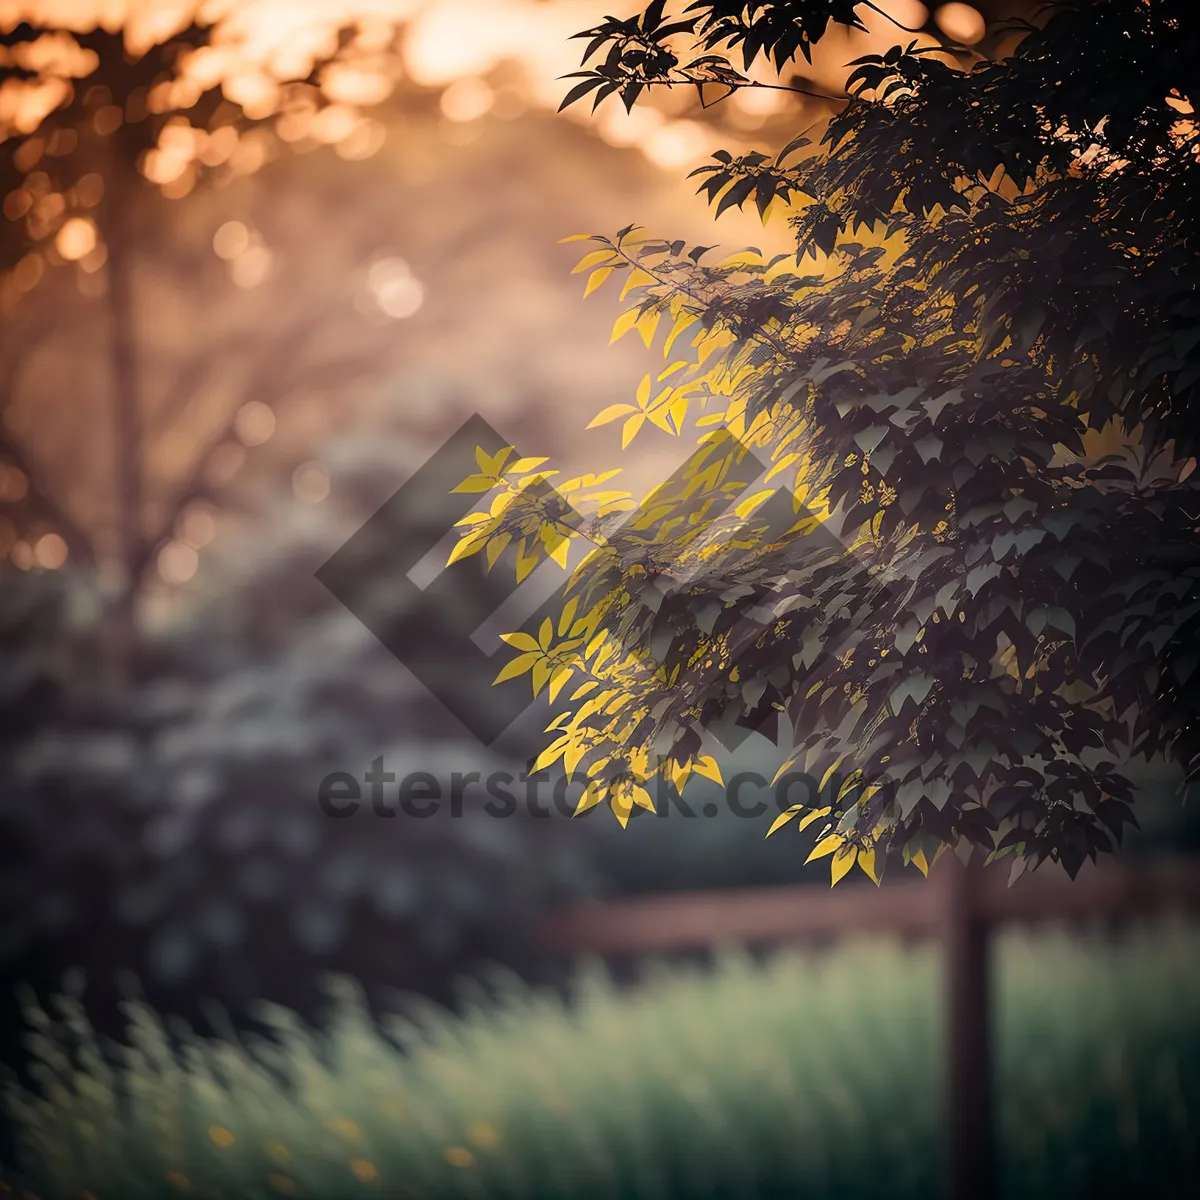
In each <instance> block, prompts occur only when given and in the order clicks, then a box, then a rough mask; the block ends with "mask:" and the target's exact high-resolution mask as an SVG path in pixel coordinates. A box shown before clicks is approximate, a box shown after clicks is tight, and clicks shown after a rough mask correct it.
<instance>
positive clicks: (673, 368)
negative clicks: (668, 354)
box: [658, 359, 691, 386]
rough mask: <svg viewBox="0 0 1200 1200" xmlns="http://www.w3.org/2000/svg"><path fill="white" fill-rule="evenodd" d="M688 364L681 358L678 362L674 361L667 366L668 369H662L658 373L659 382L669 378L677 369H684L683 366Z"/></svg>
mask: <svg viewBox="0 0 1200 1200" xmlns="http://www.w3.org/2000/svg"><path fill="white" fill-rule="evenodd" d="M686 366H687V363H685V362H684V361H683V359H680V360H679V361H678V362H673V363H672V364H671V365H670V366H669V367H667V369H666V370H665V371H660V372H659V373H658V380H659V382H660V383H661V382H662V381H663V380H664V379H669V378H670V377H671V376H672V375H674V374H675V372H676V371H682V370H683V368H684V367H686ZM688 386H691V385H688Z"/></svg>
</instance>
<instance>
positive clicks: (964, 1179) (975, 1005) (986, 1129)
mask: <svg viewBox="0 0 1200 1200" xmlns="http://www.w3.org/2000/svg"><path fill="white" fill-rule="evenodd" d="M942 866H943V871H942V880H941V882H942V886H943V889H944V896H943V902H942V903H943V913H942V953H943V971H944V987H945V1005H946V1010H945V1027H946V1090H945V1096H944V1102H945V1105H946V1110H945V1111H946V1132H947V1135H948V1150H949V1170H950V1180H949V1182H950V1188H949V1196H950V1200H995V1197H996V1195H997V1192H998V1188H997V1183H996V1154H995V1136H994V1128H993V1111H992V1071H991V1046H990V1040H991V1039H990V1033H991V1014H990V1008H991V1006H990V999H991V987H990V983H991V981H990V978H989V971H988V927H987V922H986V920H985V918H984V916H983V913H982V912H981V909H980V904H979V878H980V875H981V873H982V872H981V868H980V867H979V865H978V864H977V863H972V865H970V866H964V865H963V864H962V863H961V862H959V860H958V859H957V858H956V857H955V856H954V855H953V854H948V855H946V859H945V861H944V862H943V864H942Z"/></svg>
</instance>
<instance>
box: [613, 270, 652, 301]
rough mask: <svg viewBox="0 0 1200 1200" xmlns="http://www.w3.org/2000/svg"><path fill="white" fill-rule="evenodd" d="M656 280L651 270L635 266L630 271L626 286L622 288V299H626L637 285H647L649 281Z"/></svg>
mask: <svg viewBox="0 0 1200 1200" xmlns="http://www.w3.org/2000/svg"><path fill="white" fill-rule="evenodd" d="M653 282H654V276H653V275H651V274H650V272H649V271H644V270H642V268H641V267H635V268H634V269H633V270H632V271H630V272H629V278H628V279H627V280H625V286H624V287H623V288H622V289H621V299H622V300H624V299H625V297H626V296H628V295H629V293H630V292H631V291H633V289H634V288H636V287H645V286H646V284H648V283H653Z"/></svg>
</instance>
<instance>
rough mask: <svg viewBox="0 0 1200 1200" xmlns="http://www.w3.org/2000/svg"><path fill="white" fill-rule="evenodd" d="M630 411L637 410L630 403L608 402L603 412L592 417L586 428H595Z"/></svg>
mask: <svg viewBox="0 0 1200 1200" xmlns="http://www.w3.org/2000/svg"><path fill="white" fill-rule="evenodd" d="M631 412H637V409H636V408H634V406H633V405H632V404H610V405H609V406H608V407H607V408H606V409H605V410H604V411H603V412H601V413H599V414H598V415H597V416H595V417H593V418H592V423H591V424H590V425H589V426H588V428H589V429H595V428H597V427H598V426H600V425H607V424H608V423H609V421H615V420H616V419H617V418H618V417H623V416H625V415H626V414H628V413H631Z"/></svg>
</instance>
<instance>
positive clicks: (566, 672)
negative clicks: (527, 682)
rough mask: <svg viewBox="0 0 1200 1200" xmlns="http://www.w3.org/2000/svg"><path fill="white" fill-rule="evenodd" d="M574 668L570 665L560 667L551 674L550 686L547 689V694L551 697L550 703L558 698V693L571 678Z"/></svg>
mask: <svg viewBox="0 0 1200 1200" xmlns="http://www.w3.org/2000/svg"><path fill="white" fill-rule="evenodd" d="M571 675H572V670H571V668H570V667H566V666H563V667H559V668H558V669H557V670H556V671H554V672H553V673H552V674H551V676H550V687H549V688H548V690H547V693H546V694H547V695H548V696H549V697H550V703H551V704H553V703H554V701H555V700H557V699H558V693H559V692H561V691H562V690H563V687H564V685H565V684H566V682H567V680H568V679H570V678H571Z"/></svg>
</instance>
